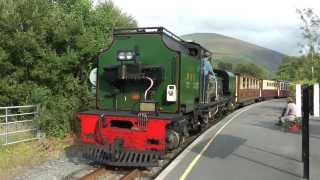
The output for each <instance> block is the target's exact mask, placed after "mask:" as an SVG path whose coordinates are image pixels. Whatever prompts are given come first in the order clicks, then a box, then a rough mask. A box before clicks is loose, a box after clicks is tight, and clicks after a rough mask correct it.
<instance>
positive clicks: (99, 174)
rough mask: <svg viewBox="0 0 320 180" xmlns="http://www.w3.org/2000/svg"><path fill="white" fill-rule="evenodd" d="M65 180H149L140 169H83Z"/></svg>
mask: <svg viewBox="0 0 320 180" xmlns="http://www.w3.org/2000/svg"><path fill="white" fill-rule="evenodd" d="M64 179H65V180H141V179H146V180H148V179H151V177H149V176H148V175H147V174H146V173H145V172H143V170H140V169H109V168H106V167H97V168H92V167H88V168H84V169H81V170H79V171H77V172H74V173H72V174H71V175H69V176H68V177H66V178H64Z"/></svg>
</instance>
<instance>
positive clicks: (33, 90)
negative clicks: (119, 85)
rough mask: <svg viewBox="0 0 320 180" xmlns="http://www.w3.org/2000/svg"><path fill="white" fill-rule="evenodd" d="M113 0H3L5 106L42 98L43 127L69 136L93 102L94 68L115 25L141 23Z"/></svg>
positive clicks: (0, 51)
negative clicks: (102, 0)
mask: <svg viewBox="0 0 320 180" xmlns="http://www.w3.org/2000/svg"><path fill="white" fill-rule="evenodd" d="M135 26H136V22H135V21H134V20H133V19H132V18H131V17H130V16H127V15H125V14H123V13H122V12H121V11H120V10H119V9H118V8H117V7H115V6H114V5H113V3H112V2H111V1H106V2H105V3H102V4H100V5H98V6H96V7H93V4H92V2H91V1H90V0H77V1H75V0H53V1H44V0H0V66H1V71H0V77H1V79H0V106H10V105H24V104H41V107H42V108H41V115H40V117H39V118H38V122H39V125H40V127H41V128H42V129H43V130H45V131H46V132H47V134H48V135H49V136H54V137H63V136H65V135H66V133H69V132H70V130H71V129H72V128H73V126H74V113H75V112H76V111H80V110H84V109H87V108H89V106H90V105H91V104H92V102H90V100H92V99H93V97H92V96H91V95H90V93H89V88H90V87H89V82H88V74H89V71H90V69H91V68H92V67H94V66H95V63H96V58H97V52H99V50H100V49H102V48H105V47H107V46H108V45H109V43H110V42H111V32H112V31H111V30H112V28H114V27H135Z"/></svg>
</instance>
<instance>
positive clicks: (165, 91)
mask: <svg viewBox="0 0 320 180" xmlns="http://www.w3.org/2000/svg"><path fill="white" fill-rule="evenodd" d="M211 56H212V53H211V52H210V51H208V50H207V49H205V48H204V47H202V46H201V45H200V44H198V43H195V42H188V41H185V40H183V39H181V38H179V37H178V36H176V35H174V34H173V33H171V32H170V31H168V30H167V29H165V28H163V27H152V28H132V29H116V30H114V31H113V42H112V44H111V46H110V47H109V48H108V50H106V51H104V52H103V53H102V54H101V55H100V57H99V60H98V67H97V76H96V109H95V110H90V111H85V112H79V113H77V117H78V119H79V120H80V125H81V141H82V143H83V147H85V150H84V151H85V156H86V157H87V158H89V159H91V160H94V161H97V162H99V163H102V164H106V165H111V166H157V163H158V160H159V159H160V158H161V156H162V155H163V154H164V153H166V152H167V151H170V150H173V149H175V148H178V147H179V146H180V145H181V143H183V141H184V139H185V138H186V137H188V136H189V135H190V132H197V131H199V129H201V128H204V127H206V126H207V125H208V123H209V122H210V121H213V120H214V117H215V115H216V114H217V113H224V112H226V111H231V110H233V109H234V108H236V106H239V105H245V104H247V103H251V102H256V101H259V100H262V99H266V98H275V97H286V96H288V95H289V94H288V82H285V81H267V80H261V79H257V78H255V77H250V76H244V75H241V74H233V73H231V72H227V71H224V70H217V69H215V70H214V69H213V68H212V67H213V66H212V63H213V62H212V59H211Z"/></svg>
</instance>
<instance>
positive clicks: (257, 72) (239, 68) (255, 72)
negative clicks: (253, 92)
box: [234, 63, 270, 79]
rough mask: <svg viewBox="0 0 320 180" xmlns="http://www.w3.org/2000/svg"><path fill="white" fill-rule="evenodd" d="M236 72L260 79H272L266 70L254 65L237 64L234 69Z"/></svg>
mask: <svg viewBox="0 0 320 180" xmlns="http://www.w3.org/2000/svg"><path fill="white" fill-rule="evenodd" d="M234 72H235V73H241V74H246V75H250V76H254V77H257V78H260V79H268V78H269V79H270V76H268V75H269V72H268V70H267V69H266V68H263V67H261V66H258V65H256V64H253V63H249V64H237V65H236V66H235V68H234Z"/></svg>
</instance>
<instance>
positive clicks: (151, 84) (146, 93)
mask: <svg viewBox="0 0 320 180" xmlns="http://www.w3.org/2000/svg"><path fill="white" fill-rule="evenodd" d="M144 78H146V79H148V80H149V81H150V86H149V87H148V89H146V91H145V92H144V100H145V101H146V100H147V95H148V92H149V91H150V89H151V88H152V86H153V80H152V79H151V78H150V77H148V76H145V77H144Z"/></svg>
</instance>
